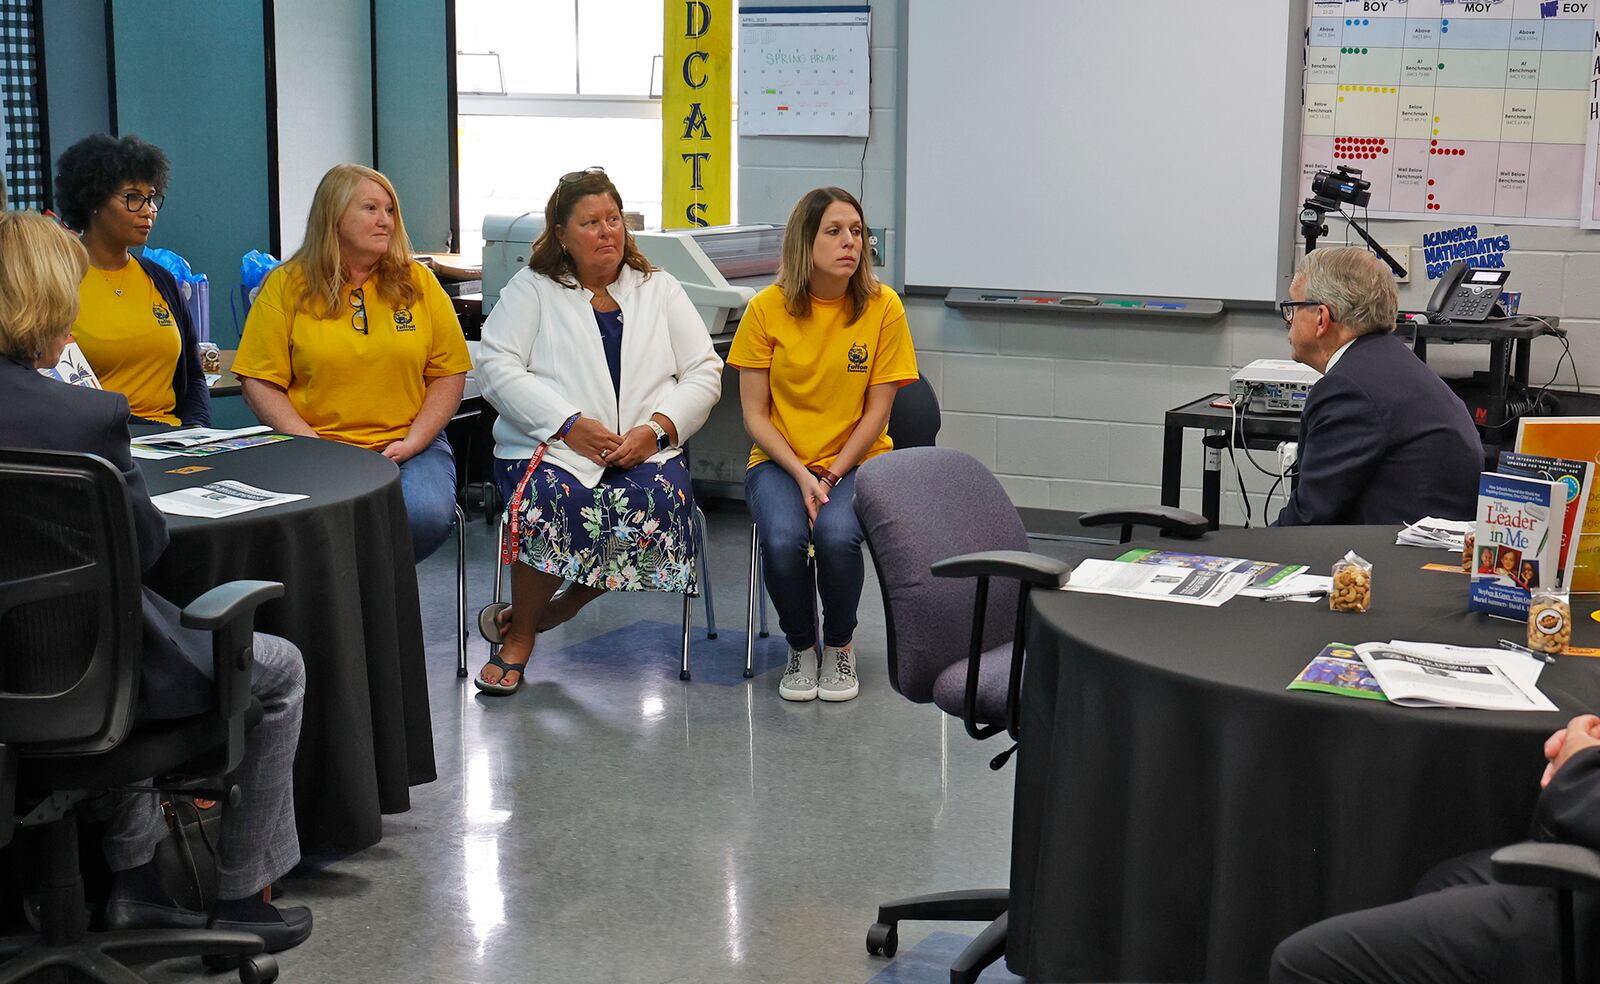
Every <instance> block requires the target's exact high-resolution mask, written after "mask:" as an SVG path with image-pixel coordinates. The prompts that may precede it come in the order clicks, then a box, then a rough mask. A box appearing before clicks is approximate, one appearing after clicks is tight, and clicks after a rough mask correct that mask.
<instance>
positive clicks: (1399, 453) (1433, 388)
mask: <svg viewBox="0 0 1600 984" xmlns="http://www.w3.org/2000/svg"><path fill="white" fill-rule="evenodd" d="M1279 307H1280V309H1281V310H1282V313H1283V317H1284V321H1285V322H1286V323H1287V324H1288V327H1289V346H1290V349H1291V350H1292V352H1293V354H1294V359H1295V361H1296V362H1300V363H1304V364H1305V365H1308V366H1310V367H1311V368H1313V369H1315V370H1317V371H1318V372H1320V373H1322V374H1323V376H1322V379H1320V380H1318V381H1317V384H1316V385H1315V386H1313V387H1312V388H1311V395H1310V397H1309V398H1307V400H1306V405H1305V410H1304V411H1303V412H1302V414H1301V417H1300V450H1299V475H1300V477H1299V482H1298V484H1297V486H1296V487H1295V490H1294V492H1292V493H1291V494H1290V496H1289V502H1288V505H1286V506H1284V508H1283V512H1281V513H1279V514H1278V518H1277V520H1276V522H1275V524H1274V525H1277V526H1342V525H1364V524H1373V525H1387V524H1397V523H1411V522H1415V521H1416V520H1418V519H1421V518H1422V517H1424V516H1437V517H1439V518H1441V519H1470V518H1471V517H1472V514H1473V512H1474V510H1475V509H1476V506H1477V501H1478V474H1479V473H1480V472H1481V471H1482V470H1483V444H1482V442H1481V441H1479V440H1478V430H1477V428H1476V427H1474V426H1473V423H1472V417H1471V415H1469V414H1468V413H1467V408H1466V405H1465V404H1463V403H1462V402H1461V399H1460V397H1457V396H1456V395H1455V394H1454V393H1452V392H1450V388H1449V387H1448V386H1446V385H1445V384H1444V380H1442V379H1440V378H1439V376H1438V374H1437V373H1435V372H1434V371H1433V370H1432V369H1429V368H1428V367H1427V365H1426V364H1424V363H1423V361H1422V360H1421V359H1418V358H1417V357H1416V355H1414V354H1413V353H1412V352H1411V350H1410V349H1408V348H1407V347H1406V346H1405V343H1404V342H1402V341H1400V339H1398V338H1396V337H1395V336H1394V334H1393V331H1394V323H1395V312H1396V310H1397V308H1398V301H1397V298H1396V295H1395V288H1394V277H1393V276H1391V275H1390V273H1389V270H1388V268H1387V267H1385V266H1384V265H1383V264H1382V263H1380V262H1379V261H1378V259H1377V257H1375V256H1373V255H1372V254H1371V253H1369V252H1367V251H1366V250H1364V249H1361V248H1360V247H1357V246H1334V247H1330V248H1327V249H1319V250H1314V251H1313V252H1311V253H1308V254H1307V255H1306V256H1305V257H1304V258H1303V259H1302V260H1301V263H1300V269H1299V271H1298V272H1297V273H1296V274H1295V276H1294V280H1293V281H1292V282H1291V283H1290V285H1289V300H1287V301H1283V302H1281V303H1280V304H1279Z"/></svg>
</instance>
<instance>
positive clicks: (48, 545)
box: [0, 449, 283, 984]
mask: <svg viewBox="0 0 1600 984" xmlns="http://www.w3.org/2000/svg"><path fill="white" fill-rule="evenodd" d="M0 502H4V503H5V504H6V530H5V539H6V543H5V546H4V548H3V549H0V846H3V845H4V844H6V843H7V842H9V841H10V840H11V838H12V836H13V833H14V829H15V828H16V827H18V826H21V827H37V828H39V829H38V832H37V840H38V844H37V849H36V850H35V851H34V852H33V853H34V856H35V857H36V858H37V863H38V865H39V867H40V868H41V869H42V870H41V878H40V886H41V892H42V895H41V904H40V906H39V909H38V913H39V918H38V929H39V931H38V934H37V935H36V936H29V937H19V938H11V939H4V940H0V959H5V958H7V957H9V958H10V959H9V960H7V961H6V962H5V963H0V984H13V982H20V981H24V980H30V979H36V978H35V975H38V974H41V973H47V972H48V971H47V968H67V969H68V970H69V971H71V972H76V974H78V975H80V976H81V977H82V978H86V979H88V980H93V981H100V982H106V984H129V982H137V981H138V980H140V978H139V977H138V976H137V975H135V974H134V973H133V972H132V971H130V970H128V969H127V968H126V967H124V966H122V964H121V963H119V962H118V960H123V959H126V960H133V961H140V960H156V959H166V958H170V957H179V956H205V955H219V956H231V957H236V958H239V959H240V960H241V964H240V968H239V979H240V980H241V981H243V982H245V984H254V982H260V981H271V980H274V979H276V978H277V976H278V968H277V963H276V962H275V961H274V959H273V958H272V957H271V956H268V955H267V954H265V953H263V952H262V951H263V949H264V945H263V943H262V940H261V938H260V937H259V936H255V935H252V934H248V933H234V932H223V931H218V930H208V929H185V930H137V931H124V932H89V930H88V917H87V913H86V909H85V900H84V888H83V881H82V875H81V873H80V871H79V868H78V824H77V814H76V812H75V808H76V807H77V806H78V805H79V804H80V803H84V802H86V801H88V800H90V799H91V798H94V797H96V796H98V795H100V794H101V793H103V792H106V791H111V790H118V789H124V788H128V787H131V786H137V785H139V784H142V783H144V782H146V781H148V780H149V779H150V777H152V776H153V777H156V786H157V787H158V788H160V789H163V790H182V791H185V792H188V793H191V794H200V795H204V796H207V797H208V798H213V799H220V800H224V801H225V802H235V803H236V802H237V801H238V790H237V788H236V787H231V786H230V785H229V783H228V781H227V779H226V778H224V777H226V776H227V775H228V774H229V773H231V772H232V771H233V770H234V769H235V768H236V767H237V766H238V764H239V761H240V759H241V758H242V757H243V754H244V744H245V736H246V733H247V731H248V729H249V728H250V727H252V726H253V725H254V724H255V722H257V721H259V720H260V718H261V706H260V704H259V703H257V702H256V701H255V700H254V699H253V698H252V697H251V696H250V675H251V651H250V647H251V644H252V628H253V622H254V618H255V609H256V607H257V606H258V605H260V604H261V603H262V602H264V601H266V600H268V599H270V598H276V597H278V596H280V595H281V594H282V593H283V586H282V585H281V584H277V583H274V582H266V581H234V582H231V583H228V584H223V585H219V586H218V587H216V588H213V589H212V590H211V591H208V592H206V593H205V594H204V595H202V596H201V597H200V598H198V599H196V600H195V601H194V602H193V603H192V604H190V605H189V606H188V607H187V608H185V609H184V610H183V623H184V625H186V626H188V627H190V628H197V629H207V630H210V631H211V632H212V633H213V650H212V651H213V657H214V659H215V679H216V696H217V706H216V709H215V710H214V711H209V712H207V713H205V714H200V715H196V716H194V717H191V718H182V719H177V720H169V721H150V722H136V721H135V720H134V708H135V706H136V703H137V698H138V686H139V658H140V649H141V646H142V638H141V637H142V632H143V629H142V623H141V617H140V587H139V578H140V567H139V562H138V548H137V545H136V543H135V541H134V536H133V517H132V513H131V512H130V510H129V506H128V499H127V489H126V487H125V486H124V484H123V480H122V476H121V474H120V473H119V472H118V471H117V470H116V469H115V468H113V467H112V466H111V465H110V464H108V463H107V462H106V461H105V460H104V459H102V458H98V457H95V456H93V455H83V454H63V453H57V452H44V451H18V450H7V449H0Z"/></svg>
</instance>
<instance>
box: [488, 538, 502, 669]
mask: <svg viewBox="0 0 1600 984" xmlns="http://www.w3.org/2000/svg"><path fill="white" fill-rule="evenodd" d="M505 552H506V517H505V515H504V514H502V515H501V516H500V526H499V531H498V532H497V533H496V534H495V547H494V603H495V604H497V605H498V604H499V603H500V601H501V600H502V598H503V596H504V595H505V582H506V565H504V564H502V563H500V558H501V557H502V556H504V555H505ZM499 653H500V647H499V646H496V645H490V646H489V655H490V656H497V655H499Z"/></svg>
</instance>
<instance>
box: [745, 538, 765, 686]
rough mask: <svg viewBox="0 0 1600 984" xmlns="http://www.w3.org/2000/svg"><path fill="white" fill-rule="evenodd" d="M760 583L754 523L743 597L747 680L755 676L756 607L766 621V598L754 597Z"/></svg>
mask: <svg viewBox="0 0 1600 984" xmlns="http://www.w3.org/2000/svg"><path fill="white" fill-rule="evenodd" d="M760 583H761V534H760V533H759V532H757V531H756V527H755V524H754V523H751V524H750V585H749V591H748V593H747V594H746V595H745V607H744V675H745V677H746V678H747V679H748V678H749V677H753V676H755V675H756V670H755V665H756V664H755V661H756V605H757V604H760V606H761V620H762V622H763V623H765V622H766V619H767V606H766V598H765V596H762V597H761V598H760V599H759V600H758V599H757V597H756V592H757V589H758V585H760ZM761 628H762V632H761V634H762V635H763V636H764V635H766V634H767V633H766V625H765V624H763V625H762V627H761Z"/></svg>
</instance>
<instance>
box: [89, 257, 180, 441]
mask: <svg viewBox="0 0 1600 984" xmlns="http://www.w3.org/2000/svg"><path fill="white" fill-rule="evenodd" d="M72 337H73V338H74V339H76V340H77V342H78V347H79V348H80V349H82V350H83V357H84V358H85V359H87V360H89V366H90V367H91V368H92V369H94V373H95V375H96V376H99V377H100V385H102V386H104V387H105V388H106V389H108V390H114V391H116V392H118V393H121V394H122V395H123V396H125V397H127V398H128V410H129V412H130V413H132V414H133V415H134V416H135V417H139V418H140V419H143V420H157V421H160V422H161V423H163V424H174V425H176V424H180V423H182V421H180V420H179V419H178V415H177V413H176V412H175V411H176V410H177V407H178V397H177V395H176V394H175V393H173V391H172V377H173V376H174V374H176V373H177V371H178V359H179V358H181V357H182V355H183V338H182V337H181V335H180V334H179V332H178V319H177V318H176V317H174V316H173V313H172V312H171V311H169V310H167V302H166V301H165V300H163V299H162V297H161V294H160V292H158V291H157V290H156V285H155V281H153V280H151V279H150V275H149V274H148V273H145V272H144V268H143V267H141V266H140V265H139V263H138V261H137V260H135V259H134V258H133V257H131V256H130V257H128V263H127V265H126V266H124V267H123V268H122V269H121V270H117V271H114V272H113V271H110V270H98V269H96V268H94V267H90V268H89V272H88V273H86V274H84V276H83V280H82V281H81V282H80V283H79V284H78V320H77V321H76V322H74V323H73V325H72Z"/></svg>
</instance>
